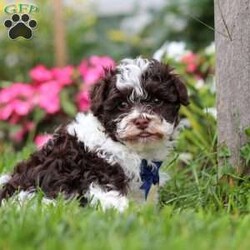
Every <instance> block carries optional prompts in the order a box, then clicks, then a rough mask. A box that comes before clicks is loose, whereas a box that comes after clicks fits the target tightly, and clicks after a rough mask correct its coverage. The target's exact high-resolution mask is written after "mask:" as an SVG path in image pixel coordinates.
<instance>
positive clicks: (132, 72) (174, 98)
mask: <svg viewBox="0 0 250 250" xmlns="http://www.w3.org/2000/svg"><path fill="white" fill-rule="evenodd" d="M91 100H92V105H91V110H92V112H93V114H94V115H95V116H96V117H97V118H98V119H99V121H100V122H101V123H102V124H103V126H104V128H105V129H106V132H107V133H108V134H109V135H110V136H111V137H112V138H113V139H114V140H117V141H120V142H122V143H124V144H126V145H129V146H130V147H131V146H134V147H138V146H139V147H143V148H145V147H152V145H155V144H156V143H159V142H161V141H165V140H168V138H169V137H170V136H171V135H172V133H173V131H174V128H175V126H176V125H177V121H178V111H179V108H180V105H181V104H183V105H187V104H188V96H187V90H186V87H185V86H184V84H183V83H182V82H181V81H180V80H179V79H178V77H177V76H176V75H174V74H173V73H171V70H170V69H169V67H168V66H167V65H164V64H162V63H159V62H157V61H155V60H147V59H142V58H137V59H135V60H132V59H125V60H123V61H121V63H120V64H119V65H118V66H117V67H116V69H115V70H109V71H106V75H105V77H104V78H103V79H102V80H101V81H100V82H99V83H98V84H97V85H95V86H94V89H93V91H92V93H91Z"/></svg>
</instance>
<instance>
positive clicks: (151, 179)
mask: <svg viewBox="0 0 250 250" xmlns="http://www.w3.org/2000/svg"><path fill="white" fill-rule="evenodd" d="M152 163H153V164H148V162H147V160H145V159H143V160H142V161H141V165H140V177H141V181H142V182H143V183H142V185H141V186H140V189H143V190H144V192H145V200H146V199H147V197H148V193H149V190H150V188H151V186H152V184H154V185H155V184H158V183H159V181H160V177H159V168H160V167H161V164H162V161H152Z"/></svg>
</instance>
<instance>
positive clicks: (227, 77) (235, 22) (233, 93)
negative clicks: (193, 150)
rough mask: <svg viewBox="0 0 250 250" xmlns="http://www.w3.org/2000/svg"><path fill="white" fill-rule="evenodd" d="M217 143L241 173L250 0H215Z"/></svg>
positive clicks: (249, 118)
mask: <svg viewBox="0 0 250 250" xmlns="http://www.w3.org/2000/svg"><path fill="white" fill-rule="evenodd" d="M214 3H215V4H214V6H215V43H216V87H217V111H218V142H219V146H220V145H225V146H227V147H228V148H229V149H230V152H231V156H230V163H231V164H232V165H233V166H234V167H235V168H237V170H239V172H241V171H242V170H243V166H242V161H241V158H240V148H241V147H242V145H244V144H245V143H246V142H247V138H246V135H245V129H246V128H248V127H250V0H214Z"/></svg>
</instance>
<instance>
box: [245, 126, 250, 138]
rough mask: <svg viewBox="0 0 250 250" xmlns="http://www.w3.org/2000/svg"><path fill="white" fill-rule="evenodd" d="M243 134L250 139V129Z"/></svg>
mask: <svg viewBox="0 0 250 250" xmlns="http://www.w3.org/2000/svg"><path fill="white" fill-rule="evenodd" d="M245 134H246V135H247V136H248V137H250V128H247V129H245Z"/></svg>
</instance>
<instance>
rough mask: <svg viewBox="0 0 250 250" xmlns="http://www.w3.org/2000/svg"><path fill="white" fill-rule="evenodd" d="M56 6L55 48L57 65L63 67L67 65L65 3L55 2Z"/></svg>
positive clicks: (54, 0)
mask: <svg viewBox="0 0 250 250" xmlns="http://www.w3.org/2000/svg"><path fill="white" fill-rule="evenodd" d="M53 4H54V19H53V20H54V21H53V23H54V48H55V64H56V66H59V67H62V66H65V65H66V63H67V51H66V42H65V41H66V40H65V28H64V27H65V24H64V18H63V3H62V1H61V0H53Z"/></svg>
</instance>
